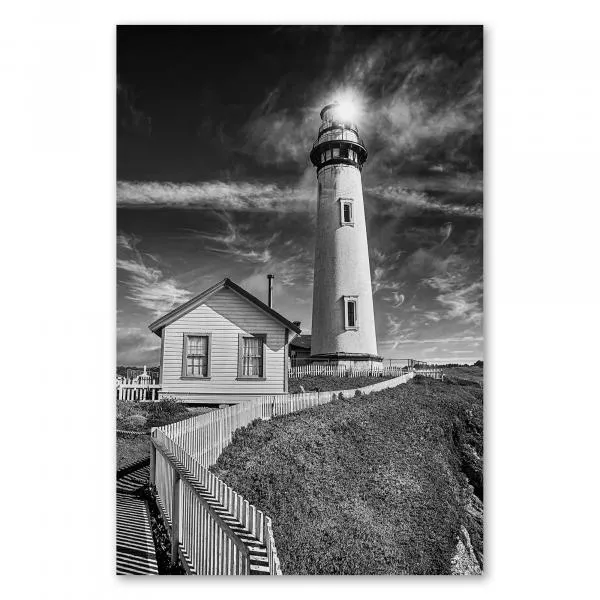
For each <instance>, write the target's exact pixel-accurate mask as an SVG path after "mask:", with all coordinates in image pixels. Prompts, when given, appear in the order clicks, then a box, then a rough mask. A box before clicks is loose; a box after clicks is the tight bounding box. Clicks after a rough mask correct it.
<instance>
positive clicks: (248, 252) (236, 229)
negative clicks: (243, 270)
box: [187, 211, 279, 264]
mask: <svg viewBox="0 0 600 600" xmlns="http://www.w3.org/2000/svg"><path fill="white" fill-rule="evenodd" d="M217 214H218V216H219V219H220V220H221V222H222V223H223V225H224V231H220V232H217V233H203V232H200V231H197V230H195V229H188V230H187V231H188V232H189V233H191V234H192V235H194V236H197V237H199V238H200V239H203V240H206V241H208V242H209V243H210V244H212V245H209V246H206V250H209V251H211V252H217V253H220V254H226V255H228V256H231V257H232V258H233V259H234V260H236V261H241V262H251V263H252V262H256V263H262V264H266V263H268V262H269V261H270V260H271V258H272V255H271V245H272V244H273V242H274V241H275V240H276V239H277V237H278V236H279V233H274V234H272V235H271V236H264V235H256V234H252V233H251V232H250V229H251V228H250V225H249V224H248V223H236V221H235V219H234V218H233V217H232V216H231V215H230V214H228V213H227V212H225V211H219V212H218V213H217Z"/></svg>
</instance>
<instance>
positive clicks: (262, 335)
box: [237, 333, 267, 381]
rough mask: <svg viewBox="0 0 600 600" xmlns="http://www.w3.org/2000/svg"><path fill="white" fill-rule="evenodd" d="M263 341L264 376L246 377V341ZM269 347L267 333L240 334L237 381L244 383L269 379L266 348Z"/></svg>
mask: <svg viewBox="0 0 600 600" xmlns="http://www.w3.org/2000/svg"><path fill="white" fill-rule="evenodd" d="M250 338H260V339H262V346H261V347H262V375H244V374H243V372H244V366H243V358H244V339H250ZM266 346H267V334H266V333H240V334H238V374H237V379H238V380H242V381H264V380H265V379H266V378H267V360H266V352H265V348H266Z"/></svg>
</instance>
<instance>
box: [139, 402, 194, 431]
mask: <svg viewBox="0 0 600 600" xmlns="http://www.w3.org/2000/svg"><path fill="white" fill-rule="evenodd" d="M188 415H189V411H188V409H187V408H186V407H185V406H184V405H183V404H182V403H181V402H178V401H177V400H175V399H173V398H165V399H164V400H160V401H159V402H152V403H151V404H149V406H148V425H149V426H150V427H160V426H161V425H168V424H169V423H173V422H175V421H181V419H182V417H183V418H185V417H186V416H188Z"/></svg>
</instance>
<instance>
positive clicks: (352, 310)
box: [344, 296, 358, 329]
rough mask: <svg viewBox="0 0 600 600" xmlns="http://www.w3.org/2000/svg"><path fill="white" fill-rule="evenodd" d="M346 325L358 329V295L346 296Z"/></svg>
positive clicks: (347, 327)
mask: <svg viewBox="0 0 600 600" xmlns="http://www.w3.org/2000/svg"><path fill="white" fill-rule="evenodd" d="M344 327H345V328H346V329H358V297H357V296H344Z"/></svg>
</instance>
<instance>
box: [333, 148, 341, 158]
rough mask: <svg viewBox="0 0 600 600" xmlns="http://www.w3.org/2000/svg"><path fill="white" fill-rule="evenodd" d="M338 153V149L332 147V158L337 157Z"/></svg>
mask: <svg viewBox="0 0 600 600" xmlns="http://www.w3.org/2000/svg"><path fill="white" fill-rule="evenodd" d="M339 155H340V149H339V148H334V149H333V158H337V157H338V156H339Z"/></svg>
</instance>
